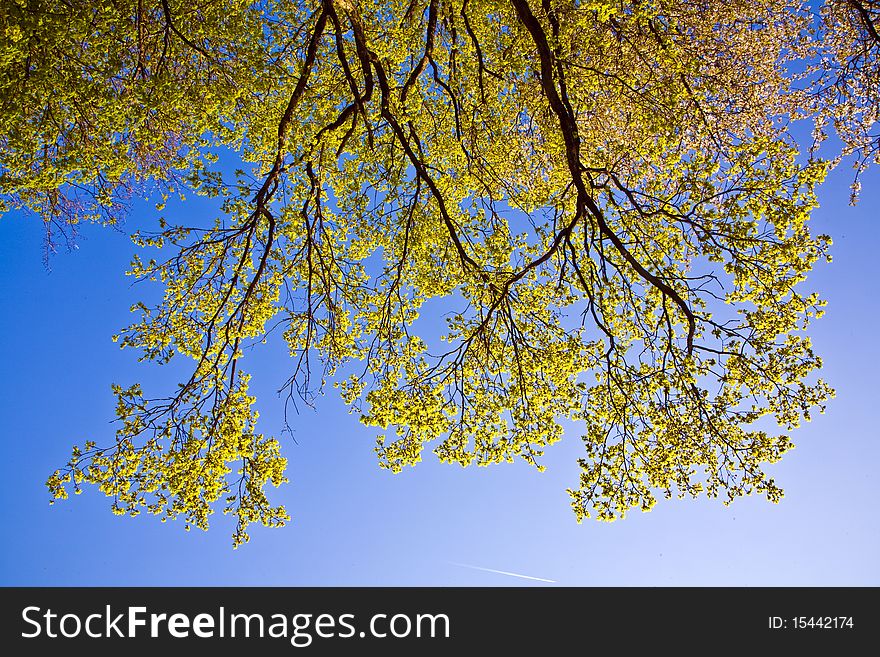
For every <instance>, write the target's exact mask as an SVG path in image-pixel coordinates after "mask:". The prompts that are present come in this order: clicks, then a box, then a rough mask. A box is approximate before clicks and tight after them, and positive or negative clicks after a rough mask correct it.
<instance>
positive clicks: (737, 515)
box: [0, 168, 880, 586]
mask: <svg viewBox="0 0 880 657" xmlns="http://www.w3.org/2000/svg"><path fill="white" fill-rule="evenodd" d="M878 174H880V171H876V170H874V171H871V172H869V174H868V175H866V176H865V177H864V179H863V182H864V186H863V193H862V199H861V201H860V203H859V205H858V206H856V207H855V208H853V207H849V206H848V205H847V201H848V195H849V191H848V184H849V182H850V180H851V175H852V171H851V170H849V169H846V168H843V169H841V170H838V171H836V172H834V173H833V174H832V175H831V177H830V178H829V180H828V181H827V182H826V184H825V186H824V187H823V190H822V192H821V195H820V201H821V208H819V209H818V210H817V211H816V213H815V215H814V220H813V228H814V230H815V231H816V232H825V233H828V234H830V235H831V236H832V238H833V240H834V246H833V251H832V253H833V255H834V263H833V264H831V265H825V264H822V265H818V267H817V270H816V271H815V272H814V274H813V276H812V278H811V279H810V280H808V281H807V283H806V285H805V287H809V288H810V289H815V290H818V291H820V292H821V293H822V295H823V296H824V297H825V298H827V299H828V300H829V306H828V309H827V314H826V316H825V318H823V319H822V320H820V321H819V322H818V323H816V324H815V325H814V327H813V330H812V336H813V338H814V342H815V345H816V348H817V350H818V352H819V353H821V354H822V355H823V356H824V359H825V368H824V371H823V373H822V375H823V376H824V377H825V378H826V379H827V380H829V381H830V382H831V384H832V385H833V386H835V387H836V389H837V398H836V399H835V400H833V401H832V402H831V404H830V405H829V408H828V412H827V413H826V414H825V415H823V416H817V417H816V419H815V420H814V421H813V422H812V423H811V424H808V425H806V426H805V427H804V428H802V429H800V430H798V431H797V432H795V433H794V434H793V437H794V441H795V443H796V445H797V448H796V449H795V450H794V451H793V452H791V453H789V454H788V455H787V456H786V457H785V458H784V459H783V461H782V462H781V463H779V464H777V465H775V466H772V472H773V474H774V476H775V477H776V480H777V482H779V483H781V484H782V485H783V487H784V488H785V491H786V496H785V498H784V500H783V501H782V502H781V503H780V504H778V505H773V504H769V503H767V502H766V501H765V500H764V499H763V498H758V497H754V498H746V499H740V500H738V501H737V502H735V503H734V504H733V505H732V506H730V507H724V506H723V505H722V504H721V503H720V502H718V501H713V500H705V499H701V500H698V501H691V500H684V501H677V500H672V501H661V502H659V503H658V505H657V506H656V507H655V509H654V510H653V511H652V512H650V513H647V514H642V513H634V514H632V515H630V516H629V517H628V518H627V519H626V520H624V521H619V522H616V523H611V524H607V523H597V522H595V521H586V522H585V523H584V524H582V525H577V524H576V523H575V521H574V515H573V514H572V512H571V510H570V508H569V506H568V497H567V495H566V493H565V488H566V486H569V485H572V484H575V482H576V481H577V475H578V469H577V464H576V459H577V457H578V456H579V455H580V452H581V443H580V440H579V433H578V431H577V428H576V427H572V428H571V429H570V430H569V431H568V432H567V436H566V438H565V440H563V442H562V443H560V444H558V445H556V446H554V447H553V448H551V449H550V450H548V454H547V458H546V460H545V463H546V465H547V466H548V470H547V472H545V473H543V474H541V473H538V472H536V471H535V470H533V469H531V468H529V467H527V466H525V465H524V464H516V465H513V466H511V465H506V466H498V467H495V468H491V469H477V468H469V469H461V468H459V467H458V466H454V467H453V466H445V465H442V464H439V463H437V462H436V461H435V460H434V459H433V457H432V456H431V455H429V458H426V461H425V462H423V463H422V464H420V465H419V466H418V467H416V468H415V469H411V470H407V471H405V472H404V473H402V474H400V475H396V476H395V475H391V474H390V473H388V472H386V471H382V470H380V469H379V468H378V466H377V464H376V460H375V456H374V454H373V451H372V450H373V446H374V437H375V434H376V431H375V430H374V429H369V428H365V427H363V426H361V425H360V424H359V423H358V421H357V418H356V417H354V416H350V415H348V413H347V412H346V409H345V408H344V406H343V405H342V403H341V402H340V401H339V399H338V397H337V396H336V395H335V392H334V391H332V390H331V391H330V392H329V394H328V395H327V396H326V397H324V398H323V399H321V400H320V402H319V405H318V408H317V410H316V411H310V410H305V411H304V412H302V413H301V414H300V415H299V416H297V417H294V418H292V424H294V425H295V427H296V434H295V437H296V442H295V443H294V442H293V441H292V440H290V439H285V441H284V450H285V455H286V456H287V457H288V459H289V466H288V467H289V470H288V472H289V478H290V483H289V484H287V485H285V486H284V487H283V488H281V489H279V490H276V491H273V499H275V500H278V501H283V502H284V503H285V504H286V506H287V508H288V511H289V512H290V514H291V515H292V517H293V522H292V523H291V524H290V525H289V526H287V527H286V528H283V529H277V530H266V529H263V528H259V527H255V528H254V529H253V531H252V540H251V543H250V544H248V545H246V546H244V547H242V548H240V549H238V550H236V551H233V550H232V549H231V541H230V533H231V526H230V520H229V519H226V518H223V517H222V516H221V515H216V516H214V520H213V522H212V527H211V530H210V531H209V532H207V533H204V532H201V531H199V530H193V531H192V532H189V533H187V532H184V531H183V526H182V523H181V522H174V523H171V522H169V523H165V524H161V523H160V522H159V521H158V519H156V518H153V517H146V516H141V517H139V518H136V519H132V518H128V517H116V516H113V515H112V514H111V513H110V511H109V501H108V500H107V499H106V498H104V497H103V496H102V495H101V494H99V493H98V492H97V491H96V490H93V489H87V490H86V492H85V493H84V494H83V495H81V496H78V497H72V498H71V499H70V500H68V501H66V502H61V503H58V504H56V505H54V506H50V505H49V503H48V501H49V497H48V493H47V490H46V487H45V485H44V481H45V480H46V477H47V475H48V474H50V473H51V472H52V470H54V469H55V468H56V467H58V466H59V465H61V464H63V463H64V462H65V460H66V459H67V458H68V456H69V449H70V446H71V445H72V444H73V443H80V444H81V443H82V442H83V441H84V440H86V439H89V438H94V439H95V440H97V441H98V442H99V443H101V442H106V441H107V440H108V439H109V438H111V437H112V435H113V430H114V429H113V426H112V425H111V424H110V420H112V418H113V406H114V398H113V396H112V395H111V392H110V383H111V382H118V383H122V384H127V383H131V382H133V381H135V380H141V381H144V383H145V389H146V390H147V391H148V392H149V391H150V390H151V389H152V390H155V391H161V390H166V391H167V390H170V389H172V387H173V385H174V384H175V383H176V381H177V378H176V377H175V373H174V371H172V370H171V369H169V368H164V369H162V368H156V367H151V366H146V365H143V364H139V363H137V358H136V356H137V355H136V353H135V352H133V351H129V350H126V351H122V350H120V349H119V348H118V347H117V345H115V344H113V343H112V342H111V340H110V336H111V335H112V334H113V333H114V332H115V331H116V330H117V329H118V328H120V327H122V326H124V325H126V324H127V323H129V321H131V319H132V318H133V316H132V315H130V313H129V312H128V307H129V306H130V305H131V304H132V303H133V302H134V301H136V300H138V299H139V298H142V297H143V296H144V293H145V292H146V290H145V289H140V288H139V287H137V286H136V287H134V288H132V287H131V285H130V283H131V281H130V279H128V278H126V277H125V276H124V275H123V272H124V271H125V269H126V267H127V264H128V261H129V259H130V257H131V254H132V253H133V252H134V246H133V245H132V244H131V243H130V241H129V240H128V238H127V237H126V236H125V235H124V234H122V233H119V232H115V231H113V230H109V229H102V228H99V227H94V226H91V227H89V226H87V227H84V228H83V229H82V231H81V236H80V238H79V248H78V250H76V251H73V252H70V253H65V252H62V253H59V254H57V255H56V256H54V257H53V258H52V260H51V271H48V270H47V269H46V268H45V267H44V266H43V263H42V260H41V253H42V244H41V240H42V227H41V225H40V224H39V221H38V220H36V219H35V218H34V217H32V216H27V217H26V216H23V215H21V214H12V215H9V216H7V217H5V218H3V219H2V220H0V308H2V322H0V363H2V367H3V372H4V374H3V376H2V377H0V418H2V424H0V427H2V434H3V439H2V446H3V450H4V451H3V456H4V458H3V466H2V476H0V494H2V506H0V522H2V526H3V535H4V540H3V542H2V546H0V584H2V585H290V586H298V585H317V586H320V585H378V586H382V585H404V586H409V585H441V586H445V585H486V586H496V585H528V584H537V585H545V583H543V582H540V581H536V580H525V579H520V578H516V577H512V576H510V575H505V574H500V573H493V572H489V571H487V570H477V569H473V568H468V567H466V566H464V565H461V564H466V565H472V566H478V567H481V568H485V569H494V570H499V571H506V572H511V573H521V574H524V575H528V576H531V577H538V578H545V579H549V580H554V581H555V582H557V583H558V584H560V585H571V586H593V585H610V586H628V585H649V586H654V585H673V586H677V585H734V586H739V585H749V586H758V585H767V586H776V585H819V586H824V585H855V586H859V585H874V586H876V585H880V565H878V563H880V560H878V554H880V549H878V548H880V512H878V506H877V505H878V502H877V500H878V499H880V496H878V492H880V491H878V483H877V482H878V477H877V467H878V463H880V442H878V438H880V430H878V406H880V404H878V397H877V393H878V390H880V385H878V383H877V378H878V376H880V367H878V366H880V341H878V339H877V337H876V336H877V335H878V325H880V312H878V301H877V299H878V287H877V275H876V267H877V265H878V254H877V245H878V243H880V239H878V238H880V223H878V214H880V213H878V209H880V184H878V183H880V175H878ZM143 207H144V208H148V207H149V206H143ZM201 207H202V206H200V205H198V204H197V203H187V204H186V205H183V206H178V207H177V209H176V210H175V209H174V208H173V207H172V206H169V208H170V210H169V211H166V214H167V215H168V216H169V217H171V216H173V214H172V212H184V213H197V212H201V211H202V210H201V209H200V208H201ZM139 211H140V210H139ZM143 212H144V213H145V214H144V216H148V215H149V216H150V217H152V218H154V216H153V215H154V214H155V213H154V212H149V211H148V210H143ZM142 225H144V223H143V221H142V220H141V219H140V218H139V217H138V212H135V215H134V216H133V217H132V218H131V219H130V220H129V222H128V224H127V225H126V228H127V229H133V228H136V227H140V226H142ZM249 360H250V361H251V362H250V366H249V370H250V371H251V372H252V373H253V374H254V378H253V381H252V386H253V390H254V391H255V393H256V394H257V397H258V407H259V410H260V413H261V420H260V428H261V430H262V431H264V432H266V433H276V434H277V432H278V431H279V430H280V428H281V426H282V408H283V404H282V401H281V400H280V399H279V398H278V397H277V395H276V393H275V390H276V388H277V387H278V386H279V385H280V384H281V383H283V381H284V379H285V378H286V372H287V368H288V367H289V365H290V362H289V361H288V360H287V359H286V358H285V357H284V354H283V352H282V351H281V350H273V349H266V350H264V351H263V352H260V353H256V352H255V353H254V354H253V355H252V356H249Z"/></svg>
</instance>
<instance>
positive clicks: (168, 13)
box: [162, 0, 214, 60]
mask: <svg viewBox="0 0 880 657" xmlns="http://www.w3.org/2000/svg"><path fill="white" fill-rule="evenodd" d="M162 12H163V13H164V14H165V23H166V24H167V25H168V28H169V29H170V30H171V31H172V32H174V33H175V34H176V35H177V37H178V38H179V39H180V40H181V41H183V42H184V43H185V44H186V45H188V46H189V47H190V48H192V49H193V50H195V51H197V52H199V53H201V54H202V55H204V56H205V57H207V58H208V59H210V60H213V59H214V57H213V56H212V55H211V53H209V52H208V51H207V50H205V49H204V48H202V47H201V46H200V45H198V44H196V43H193V42H192V41H190V40H189V39H188V38H186V36H185V35H184V34H183V33H182V32H181V31H180V30H178V29H177V26H176V25H175V24H174V21H173V20H172V18H171V8H170V7H169V6H168V0H162Z"/></svg>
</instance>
